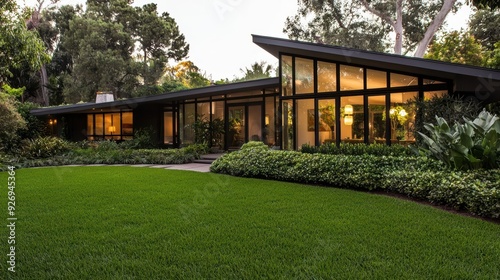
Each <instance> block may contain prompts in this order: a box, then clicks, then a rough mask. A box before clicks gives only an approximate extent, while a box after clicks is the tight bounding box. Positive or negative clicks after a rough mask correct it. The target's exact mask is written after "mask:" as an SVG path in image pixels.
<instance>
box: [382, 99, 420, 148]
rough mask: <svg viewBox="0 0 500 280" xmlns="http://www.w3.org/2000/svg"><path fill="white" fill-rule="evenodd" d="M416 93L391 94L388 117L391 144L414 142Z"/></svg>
mask: <svg viewBox="0 0 500 280" xmlns="http://www.w3.org/2000/svg"><path fill="white" fill-rule="evenodd" d="M417 96H418V93H417V92H403V93H392V94H391V107H390V108H389V116H390V121H391V142H392V143H400V144H403V145H406V144H409V143H413V142H415V136H414V126H415V114H416V107H415V102H413V101H414V100H416V98H417Z"/></svg>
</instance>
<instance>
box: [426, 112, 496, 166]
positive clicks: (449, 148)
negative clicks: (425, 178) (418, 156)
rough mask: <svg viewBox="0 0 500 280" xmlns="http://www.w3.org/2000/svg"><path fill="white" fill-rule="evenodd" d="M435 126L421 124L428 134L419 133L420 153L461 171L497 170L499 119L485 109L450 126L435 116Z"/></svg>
mask: <svg viewBox="0 0 500 280" xmlns="http://www.w3.org/2000/svg"><path fill="white" fill-rule="evenodd" d="M436 121H437V124H429V123H427V124H425V125H424V127H425V129H426V130H427V131H428V135H426V134H423V133H421V132H419V134H420V136H422V142H421V144H420V146H419V147H418V149H419V151H420V152H421V153H424V154H426V155H428V156H430V157H433V158H436V159H439V160H441V161H443V162H444V163H445V164H446V165H448V166H450V167H453V168H456V169H461V170H467V169H477V168H487V169H492V168H498V167H499V166H500V119H499V118H498V117H497V116H496V115H492V114H491V113H489V112H488V111H486V110H483V111H482V112H481V113H479V116H478V117H477V118H476V119H475V120H473V121H471V120H469V119H467V118H464V121H465V122H464V123H463V124H460V123H455V124H454V125H453V126H452V127H450V126H449V125H448V123H447V122H446V120H445V119H443V118H440V117H437V116H436Z"/></svg>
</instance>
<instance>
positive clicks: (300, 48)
mask: <svg viewBox="0 0 500 280" xmlns="http://www.w3.org/2000/svg"><path fill="white" fill-rule="evenodd" d="M252 37H253V42H254V43H255V44H257V45H259V46H260V47H261V48H263V49H264V50H266V51H268V52H269V53H270V54H272V55H273V56H275V57H276V58H279V54H280V53H290V54H297V55H303V56H309V57H315V58H323V59H328V60H335V61H338V62H341V63H346V64H359V65H366V66H371V67H377V68H385V69H389V70H395V71H403V72H412V73H417V74H422V75H432V74H430V72H431V73H435V75H439V76H442V75H444V76H448V77H452V75H457V74H458V75H466V76H474V77H481V78H486V79H488V78H491V79H495V80H500V71H499V70H494V69H489V68H483V67H476V66H470V65H465V64H457V63H449V62H442V61H437V60H430V59H424V58H416V57H409V56H403V55H395V54H388V53H379V52H372V51H364V50H359V49H353V48H346V47H339V46H332V45H324V44H316V43H308V42H301V41H293V40H288V39H282V38H274V37H266V36H260V35H252ZM429 71H430V72H429ZM446 74H448V75H446Z"/></svg>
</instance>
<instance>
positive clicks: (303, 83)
mask: <svg viewBox="0 0 500 280" xmlns="http://www.w3.org/2000/svg"><path fill="white" fill-rule="evenodd" d="M295 92H296V93H297V94H302V93H314V64H313V61H312V60H310V59H305V58H295Z"/></svg>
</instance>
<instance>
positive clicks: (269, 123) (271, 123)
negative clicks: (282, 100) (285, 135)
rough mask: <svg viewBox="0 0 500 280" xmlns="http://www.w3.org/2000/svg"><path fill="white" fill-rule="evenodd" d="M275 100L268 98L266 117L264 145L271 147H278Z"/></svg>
mask: <svg viewBox="0 0 500 280" xmlns="http://www.w3.org/2000/svg"><path fill="white" fill-rule="evenodd" d="M274 106H275V98H274V97H266V114H265V116H264V143H266V144H267V145H270V146H274V145H276V143H275V132H276V116H275V108H274Z"/></svg>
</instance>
